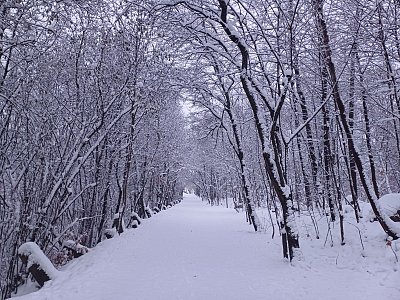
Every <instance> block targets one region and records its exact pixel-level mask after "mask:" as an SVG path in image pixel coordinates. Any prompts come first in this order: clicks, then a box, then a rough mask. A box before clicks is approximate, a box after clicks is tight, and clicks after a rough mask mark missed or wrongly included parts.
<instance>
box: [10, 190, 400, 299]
mask: <svg viewBox="0 0 400 300" xmlns="http://www.w3.org/2000/svg"><path fill="white" fill-rule="evenodd" d="M143 223H144V224H143V225H141V226H140V228H139V229H134V230H129V231H128V232H126V233H124V234H123V235H121V236H120V237H117V238H114V239H112V240H107V241H104V242H103V243H101V244H99V245H98V246H97V247H96V248H95V249H93V251H91V252H90V253H88V254H86V255H84V256H83V257H81V258H79V259H76V260H75V261H74V262H72V263H71V264H70V265H69V266H68V268H67V269H66V270H63V271H62V272H61V275H60V276H59V277H58V278H57V279H55V280H53V282H50V283H49V284H47V285H46V286H45V287H44V288H42V289H41V290H40V291H38V292H35V293H32V294H29V295H26V296H23V297H20V298H16V299H19V300H22V299H24V300H28V299H29V300H38V299H40V300H45V299H48V300H56V299H57V300H58V299H71V300H79V299H84V300H86V299H96V300H101V299H107V300H109V299H126V300H128V299H140V300H144V299H152V300H161V299H166V300H172V299H185V300H189V299H199V300H200V299H207V300H212V299H230V300H233V299H241V300H243V299H275V300H279V299H282V300H283V299H307V300H310V299H374V300H376V299H397V300H398V299H400V294H399V290H398V289H395V288H390V287H387V286H383V285H382V284H381V282H380V280H379V279H378V278H377V277H376V276H374V275H370V274H368V273H367V272H360V271H356V270H350V269H339V268H337V267H336V266H335V265H322V264H318V265H314V264H309V265H307V264H301V263H298V264H297V265H296V266H291V265H290V264H288V263H287V262H285V261H283V260H282V259H281V250H280V245H279V238H275V240H272V241H271V239H270V237H269V236H267V235H265V234H259V233H253V232H252V228H251V227H250V226H249V225H247V224H246V223H245V222H244V220H243V215H242V214H237V213H236V212H235V211H234V210H233V209H226V208H223V207H209V206H207V205H205V204H204V203H201V201H200V200H199V198H197V197H195V196H193V195H185V198H184V200H183V201H182V203H180V204H178V205H176V206H174V207H173V208H171V209H169V210H167V211H163V212H161V213H159V214H157V215H155V216H154V217H153V218H151V219H148V220H144V222H143Z"/></svg>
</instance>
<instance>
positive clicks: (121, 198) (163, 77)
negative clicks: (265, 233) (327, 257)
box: [0, 0, 400, 298]
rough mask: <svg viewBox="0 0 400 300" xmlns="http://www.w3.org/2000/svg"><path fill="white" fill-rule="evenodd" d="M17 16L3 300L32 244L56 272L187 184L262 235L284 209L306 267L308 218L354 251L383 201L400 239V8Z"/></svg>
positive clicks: (315, 1) (2, 6) (9, 95)
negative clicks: (65, 254)
mask: <svg viewBox="0 0 400 300" xmlns="http://www.w3.org/2000/svg"><path fill="white" fill-rule="evenodd" d="M0 15H1V16H0V109H1V112H0V175H1V176H0V245H1V247H0V278H1V279H0V288H1V298H5V297H7V296H9V295H10V293H11V292H12V290H13V289H14V288H15V287H16V286H17V285H18V284H19V283H20V277H19V274H20V272H21V271H22V270H23V267H22V266H21V265H20V262H19V261H18V257H17V249H18V247H19V245H21V244H22V243H24V242H27V241H34V242H36V243H38V244H39V246H40V247H41V249H44V250H45V252H46V254H48V255H49V256H50V258H51V259H52V260H53V262H55V261H57V253H58V251H59V250H60V249H61V247H62V244H63V241H65V240H71V239H72V240H75V241H79V242H80V243H82V244H84V245H85V246H87V247H93V246H95V245H96V244H97V243H98V242H100V241H101V240H102V238H103V234H104V231H105V229H107V228H109V227H111V226H112V223H113V216H114V215H115V214H117V216H118V218H117V220H119V221H118V222H119V225H118V224H117V225H118V226H119V227H121V228H122V220H123V219H127V218H129V216H130V214H131V213H133V212H135V213H137V214H138V215H139V217H142V218H143V217H146V216H147V214H146V211H148V207H150V208H154V207H158V208H161V207H162V206H163V205H168V204H169V203H172V202H174V201H175V200H176V199H178V198H179V197H180V196H181V194H182V191H183V188H184V185H185V184H187V183H188V182H190V184H191V185H192V186H194V189H195V192H196V193H197V194H198V195H200V196H201V197H202V198H203V199H204V200H206V201H208V202H209V203H210V204H211V205H226V206H229V203H230V201H231V199H233V203H234V205H235V208H236V209H238V210H239V209H241V208H243V209H244V210H245V211H246V213H247V217H248V221H249V223H250V224H252V225H253V227H254V229H255V230H256V231H258V230H262V229H263V228H262V226H263V224H261V222H260V220H259V218H258V216H257V212H256V210H257V209H258V208H259V207H267V208H269V209H268V212H269V214H270V215H269V217H270V222H271V226H272V229H273V235H275V233H276V234H279V235H280V237H281V238H282V248H283V255H284V257H286V258H288V259H290V260H291V259H293V258H294V257H296V256H298V255H300V254H299V252H298V249H299V247H300V241H299V233H298V231H297V226H296V217H295V215H296V213H298V214H307V215H309V216H311V218H313V217H314V216H315V215H320V216H324V217H326V219H327V222H328V223H329V222H332V223H333V222H339V224H340V226H339V228H340V234H341V237H342V239H341V243H342V245H345V242H346V240H345V227H344V221H343V206H344V205H345V204H348V205H351V206H352V207H353V209H354V213H355V217H356V219H357V220H359V219H360V218H361V217H362V215H361V212H360V205H359V203H360V201H369V202H370V203H371V206H372V208H373V211H374V212H375V214H376V217H377V220H378V221H379V223H380V224H381V226H382V228H383V230H384V231H385V232H386V233H387V234H388V235H389V236H391V237H392V238H398V237H399V236H400V229H399V226H398V225H397V224H396V223H395V222H393V220H392V219H391V218H390V216H387V215H385V212H384V211H383V210H382V209H381V207H380V204H379V200H378V198H379V196H380V195H383V194H386V193H391V192H393V191H398V190H399V187H400V174H399V171H398V170H399V168H400V137H399V136H400V132H399V130H400V99H399V97H400V96H399V89H398V84H397V81H398V80H399V69H398V66H399V63H400V42H399V37H398V34H399V33H398V31H399V24H398V20H399V18H400V4H399V2H398V1H395V0H389V1H363V3H360V1H356V0H354V1H353V0H351V1H336V0H330V1H321V0H285V1H269V0H230V1H228V0H203V1H198V0H180V1H145V0H121V1H108V0H89V1H69V0H65V1H55V2H52V1H44V0H33V1H19V0H18V1H17V0H14V1H0ZM184 101H185V102H186V103H191V105H192V106H191V108H190V112H186V114H187V116H186V120H185V116H184V114H183V113H182V109H181V104H182V102H184ZM272 214H274V215H272ZM275 228H276V229H277V230H276V231H275ZM315 235H316V237H317V238H319V232H318V229H317V228H316V232H315Z"/></svg>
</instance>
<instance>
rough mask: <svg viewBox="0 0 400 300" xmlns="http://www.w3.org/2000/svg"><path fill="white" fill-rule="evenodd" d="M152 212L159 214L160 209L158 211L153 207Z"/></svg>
mask: <svg viewBox="0 0 400 300" xmlns="http://www.w3.org/2000/svg"><path fill="white" fill-rule="evenodd" d="M153 212H154V213H156V214H158V213H159V212H160V209H159V208H158V207H157V206H155V207H154V208H153Z"/></svg>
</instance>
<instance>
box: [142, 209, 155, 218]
mask: <svg viewBox="0 0 400 300" xmlns="http://www.w3.org/2000/svg"><path fill="white" fill-rule="evenodd" d="M144 213H145V214H146V217H147V218H151V216H152V215H153V212H152V211H151V209H150V207H148V206H146V207H145V209H144Z"/></svg>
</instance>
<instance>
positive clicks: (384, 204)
mask: <svg viewBox="0 0 400 300" xmlns="http://www.w3.org/2000/svg"><path fill="white" fill-rule="evenodd" d="M378 203H379V205H380V207H381V209H382V212H383V213H384V214H386V215H387V216H393V215H395V214H396V213H397V211H399V210H400V194H396V193H393V194H386V195H383V196H382V197H381V198H379V199H378Z"/></svg>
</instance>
